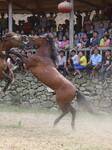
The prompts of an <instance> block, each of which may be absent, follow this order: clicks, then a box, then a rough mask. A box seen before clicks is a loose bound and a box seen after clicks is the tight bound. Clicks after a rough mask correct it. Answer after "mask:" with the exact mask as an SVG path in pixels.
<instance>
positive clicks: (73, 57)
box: [70, 50, 79, 75]
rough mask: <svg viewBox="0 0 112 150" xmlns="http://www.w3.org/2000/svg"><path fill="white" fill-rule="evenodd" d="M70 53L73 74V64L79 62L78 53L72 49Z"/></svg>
mask: <svg viewBox="0 0 112 150" xmlns="http://www.w3.org/2000/svg"><path fill="white" fill-rule="evenodd" d="M70 55H71V56H70V57H71V65H72V66H73V68H74V75H75V66H76V65H77V64H79V57H78V55H77V53H76V51H75V50H72V51H71V54H70Z"/></svg>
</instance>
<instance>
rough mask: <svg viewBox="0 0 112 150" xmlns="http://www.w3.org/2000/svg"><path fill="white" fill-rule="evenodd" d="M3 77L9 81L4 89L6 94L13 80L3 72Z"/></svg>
mask: <svg viewBox="0 0 112 150" xmlns="http://www.w3.org/2000/svg"><path fill="white" fill-rule="evenodd" d="M3 75H4V78H5V79H6V80H7V83H6V85H5V87H4V88H3V92H4V93H5V92H6V90H7V89H8V87H9V85H10V84H11V83H12V79H11V78H10V77H9V76H8V75H7V74H6V73H5V72H3Z"/></svg>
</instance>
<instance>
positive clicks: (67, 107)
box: [54, 104, 69, 126]
mask: <svg viewBox="0 0 112 150" xmlns="http://www.w3.org/2000/svg"><path fill="white" fill-rule="evenodd" d="M61 110H62V114H61V115H60V116H59V117H58V118H57V119H56V120H55V121H54V126H56V125H57V124H58V122H59V121H60V120H61V119H62V118H63V117H64V116H65V115H66V114H67V113H68V112H69V105H68V104H66V105H64V106H63V108H61Z"/></svg>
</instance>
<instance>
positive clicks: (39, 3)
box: [0, 0, 112, 13]
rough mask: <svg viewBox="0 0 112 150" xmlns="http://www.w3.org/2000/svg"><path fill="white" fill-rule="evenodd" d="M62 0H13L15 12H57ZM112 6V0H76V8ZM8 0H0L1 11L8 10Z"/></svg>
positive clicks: (86, 8) (89, 8)
mask: <svg viewBox="0 0 112 150" xmlns="http://www.w3.org/2000/svg"><path fill="white" fill-rule="evenodd" d="M61 1H62V0H12V3H13V11H14V12H15V13H31V12H41V11H44V12H54V11H55V12H57V11H58V9H57V5H58V3H59V2H61ZM108 6H112V0H74V9H75V10H81V11H88V10H93V9H104V8H106V7H108ZM7 10H8V0H0V11H1V12H7Z"/></svg>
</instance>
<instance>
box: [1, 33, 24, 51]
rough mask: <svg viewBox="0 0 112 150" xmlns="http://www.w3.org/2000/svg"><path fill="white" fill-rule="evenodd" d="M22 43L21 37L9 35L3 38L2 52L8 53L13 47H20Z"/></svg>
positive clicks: (14, 34)
mask: <svg viewBox="0 0 112 150" xmlns="http://www.w3.org/2000/svg"><path fill="white" fill-rule="evenodd" d="M21 42H22V37H21V35H17V34H16V33H13V32H11V33H7V34H5V35H4V36H3V38H2V41H1V43H0V51H7V50H9V49H11V48H13V47H19V46H20V44H21Z"/></svg>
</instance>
